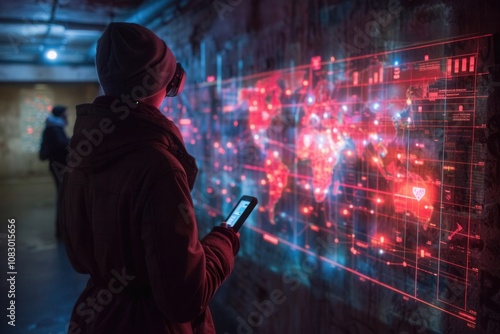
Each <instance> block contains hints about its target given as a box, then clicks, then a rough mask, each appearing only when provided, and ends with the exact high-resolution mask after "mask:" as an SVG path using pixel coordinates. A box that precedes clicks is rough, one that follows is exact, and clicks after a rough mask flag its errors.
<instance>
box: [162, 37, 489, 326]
mask: <svg viewBox="0 0 500 334" xmlns="http://www.w3.org/2000/svg"><path fill="white" fill-rule="evenodd" d="M489 43H490V37H489V36H482V37H474V38H472V37H471V38H465V39H460V40H454V41H442V42H436V43H432V44H427V45H419V46H415V47H409V48H405V49H401V50H396V51H387V52H382V53H378V54H371V55H367V56H360V57H353V58H349V59H335V58H333V57H332V58H331V59H322V60H320V59H318V58H314V59H312V63H311V64H310V65H307V66H296V67H292V68H288V69H284V70H281V71H275V72H268V73H261V74H255V75H253V76H250V77H237V78H232V79H228V80H223V81H218V80H214V81H213V82H208V83H204V84H201V85H198V86H196V87H194V88H191V90H190V93H188V94H190V95H189V99H185V100H184V102H176V104H172V105H168V106H165V107H164V110H165V111H166V112H171V111H172V110H169V109H173V110H174V111H175V112H174V115H177V116H176V117H177V118H178V119H177V121H178V123H179V124H180V128H181V130H182V132H183V134H184V137H185V140H186V143H187V145H188V149H189V150H190V151H191V152H192V153H193V155H195V156H196V157H197V159H198V165H199V167H200V177H199V179H198V182H197V184H198V188H197V189H196V190H195V192H194V198H195V200H196V205H197V206H198V207H203V208H204V210H203V211H204V212H206V213H207V215H209V216H212V217H215V218H217V217H223V216H224V214H223V213H227V212H229V211H230V209H231V207H232V206H233V205H234V204H235V203H236V202H237V200H238V198H239V197H240V196H241V195H242V194H250V195H253V196H256V197H258V198H259V206H258V209H259V210H258V212H257V213H256V214H253V215H252V216H251V218H250V220H249V221H247V223H246V224H245V227H246V228H243V231H242V233H246V234H250V233H252V234H255V235H257V236H258V237H259V238H261V239H262V242H266V243H270V244H271V245H280V246H285V247H289V248H290V249H293V250H294V251H295V252H297V251H298V252H302V253H304V254H309V255H313V256H315V257H316V258H317V259H319V260H320V261H323V262H325V263H328V264H330V265H331V266H333V267H336V268H338V269H340V270H343V271H345V272H348V273H350V274H352V275H353V276H354V277H359V278H360V279H361V280H363V281H369V282H371V283H372V284H375V285H377V286H379V287H380V289H387V290H390V291H392V292H395V293H397V294H399V295H401V296H403V298H404V299H405V300H412V301H416V302H418V303H423V304H426V305H428V306H429V307H431V308H433V309H434V310H438V311H440V312H443V313H446V314H447V315H448V316H452V317H454V318H455V319H456V321H459V322H463V325H464V328H471V329H472V328H475V327H476V322H477V311H478V309H477V308H478V295H479V292H478V289H479V288H478V281H479V280H478V254H479V248H480V243H481V241H480V238H479V226H480V218H481V214H482V209H483V207H482V204H483V203H484V198H483V197H484V190H483V188H484V187H483V176H484V157H485V148H484V138H483V137H484V136H483V134H484V129H485V124H486V119H487V115H486V99H487V97H488V93H487V88H486V87H485V85H484V84H483V83H482V79H481V78H482V77H483V75H484V74H485V72H486V67H485V57H487V55H486V54H485V53H486V52H487V50H488V48H489ZM213 79H215V78H213ZM247 247H248V246H247ZM256 261H259V260H258V259H256ZM267 265H272V264H269V263H268V264H267ZM431 329H432V328H431ZM434 330H437V331H438V330H439V329H438V328H434Z"/></svg>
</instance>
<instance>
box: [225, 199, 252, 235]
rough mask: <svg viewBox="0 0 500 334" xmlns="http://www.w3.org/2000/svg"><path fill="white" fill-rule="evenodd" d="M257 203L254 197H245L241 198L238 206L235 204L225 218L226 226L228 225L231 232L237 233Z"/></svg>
mask: <svg viewBox="0 0 500 334" xmlns="http://www.w3.org/2000/svg"><path fill="white" fill-rule="evenodd" d="M257 203H258V200H257V198H256V197H253V196H247V195H245V196H242V197H241V198H240V200H239V201H238V204H236V206H235V207H234V208H233V210H232V211H231V213H230V214H229V216H227V218H226V224H227V225H228V227H229V226H231V227H232V228H233V230H235V231H236V232H238V230H239V229H240V227H241V226H242V225H243V223H244V222H245V220H246V219H247V218H248V215H250V212H252V210H253V209H254V208H255V206H256V205H257Z"/></svg>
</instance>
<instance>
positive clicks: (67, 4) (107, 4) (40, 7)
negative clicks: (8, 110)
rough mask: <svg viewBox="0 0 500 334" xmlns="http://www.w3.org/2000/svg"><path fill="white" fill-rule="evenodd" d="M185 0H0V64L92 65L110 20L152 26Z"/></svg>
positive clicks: (170, 13)
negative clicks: (52, 56)
mask: <svg viewBox="0 0 500 334" xmlns="http://www.w3.org/2000/svg"><path fill="white" fill-rule="evenodd" d="M186 2H188V1H184V0H179V1H177V0H159V1H152V0H112V1H106V0H82V1H74V0H38V1H37V0H2V2H1V4H0V65H7V64H30V65H40V64H46V63H54V64H62V65H91V64H93V61H94V55H95V45H96V42H97V40H98V38H99V36H100V35H101V33H102V32H103V31H104V29H105V28H106V26H107V24H108V23H109V22H112V21H126V22H135V23H139V24H143V25H146V26H148V27H150V28H151V29H153V28H154V26H155V25H156V26H158V24H160V23H161V22H163V21H164V20H166V19H168V17H171V16H172V15H173V13H175V11H176V10H177V8H180V7H182V6H184V5H185V3H186ZM49 49H53V50H55V51H56V52H57V54H58V57H57V59H55V60H52V61H50V60H48V59H46V57H45V53H46V52H47V51H48V50H49Z"/></svg>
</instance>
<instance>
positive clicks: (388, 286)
mask: <svg viewBox="0 0 500 334" xmlns="http://www.w3.org/2000/svg"><path fill="white" fill-rule="evenodd" d="M244 226H245V227H247V228H249V229H251V230H253V231H254V232H257V233H260V234H262V235H264V236H266V235H267V236H268V237H271V238H275V239H276V240H278V241H279V242H281V243H282V244H285V245H287V246H289V247H291V248H292V249H298V250H300V251H302V252H304V253H307V254H309V255H313V256H318V254H316V253H314V252H312V251H310V250H307V249H305V248H303V247H301V246H298V245H295V244H293V243H291V242H289V241H287V240H284V239H282V238H279V237H272V236H270V235H269V234H267V233H266V232H264V231H263V230H261V229H260V228H258V227H255V226H251V225H244ZM264 238H265V237H264ZM319 258H320V259H321V260H322V261H325V262H328V263H330V264H332V265H334V266H336V267H339V268H342V269H343V270H345V271H347V272H350V273H351V274H354V275H357V276H359V277H362V278H364V279H366V280H369V281H370V282H373V283H376V284H378V285H380V286H382V287H384V288H387V289H389V290H392V291H394V292H397V293H399V294H401V295H403V296H406V297H408V298H411V299H414V300H416V301H418V302H421V303H423V304H425V305H427V306H430V307H432V308H435V309H437V310H440V311H442V312H445V313H448V314H449V315H452V316H454V317H456V318H459V319H462V320H465V321H467V322H470V323H472V324H473V325H474V326H475V325H476V322H475V318H474V317H473V316H466V314H464V313H463V312H459V313H458V314H456V313H453V312H450V311H448V310H445V309H443V308H440V307H438V306H436V305H434V304H432V303H429V302H427V301H425V300H422V299H419V298H417V297H415V296H413V295H410V294H408V293H406V292H404V291H400V290H398V289H396V288H394V287H392V286H390V285H388V284H385V283H383V282H380V281H378V280H376V279H374V278H371V277H369V276H366V275H364V274H362V273H360V272H357V271H356V270H354V269H351V268H349V267H346V266H344V265H342V264H340V263H338V262H336V261H332V260H330V259H328V258H325V257H324V256H321V255H320V256H319Z"/></svg>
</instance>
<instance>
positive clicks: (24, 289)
mask: <svg viewBox="0 0 500 334" xmlns="http://www.w3.org/2000/svg"><path fill="white" fill-rule="evenodd" d="M0 214H1V219H2V224H1V225H0V310H2V311H1V312H2V313H3V314H0V334H11V333H12V334H17V333H22V334H24V333H40V334H63V333H66V326H67V324H68V321H69V315H70V313H71V310H72V307H73V304H74V302H75V301H76V298H77V297H78V295H79V294H80V291H81V290H82V289H83V287H84V285H85V283H86V280H87V276H86V275H81V274H78V273H76V272H75V271H74V270H73V269H72V267H71V265H70V264H69V261H68V259H67V256H66V252H65V250H64V247H63V245H62V244H60V243H59V242H57V239H56V238H55V233H54V221H55V190H54V185H53V183H52V179H51V178H50V176H48V175H47V176H46V177H26V178H22V179H9V180H0ZM8 219H15V221H16V223H15V225H16V231H15V238H16V259H15V261H16V263H15V266H16V267H15V270H16V271H17V275H16V282H15V298H11V299H10V298H9V297H8V286H7V272H8V271H9V270H8V267H7V264H8V256H7V225H8ZM9 276H10V275H9ZM10 300H15V306H16V310H15V311H16V313H15V327H13V326H10V325H8V324H7V322H8V321H10V319H8V318H7V312H8V311H7V310H6V309H7V306H8V302H10ZM212 313H213V314H214V318H215V321H216V325H217V326H218V328H219V332H220V333H225V332H226V328H227V321H226V319H225V315H224V311H223V310H222V306H220V304H217V303H213V306H212ZM217 315H218V316H217ZM229 323H231V322H229Z"/></svg>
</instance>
